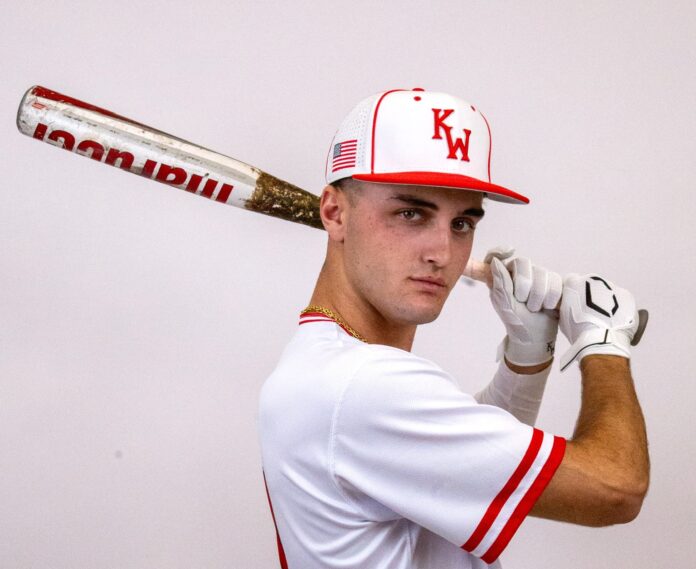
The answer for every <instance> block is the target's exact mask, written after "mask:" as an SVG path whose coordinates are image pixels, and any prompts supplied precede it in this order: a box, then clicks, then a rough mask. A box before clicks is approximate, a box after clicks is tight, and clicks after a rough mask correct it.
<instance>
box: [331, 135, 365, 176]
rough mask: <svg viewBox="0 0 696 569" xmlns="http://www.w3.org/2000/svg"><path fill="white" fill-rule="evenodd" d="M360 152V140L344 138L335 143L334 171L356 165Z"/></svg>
mask: <svg viewBox="0 0 696 569" xmlns="http://www.w3.org/2000/svg"><path fill="white" fill-rule="evenodd" d="M357 153H358V141H357V140H356V139H353V140H344V141H343V142H338V143H336V144H334V149H333V163H332V166H331V168H332V170H331V171H332V172H336V171H337V170H343V169H344V168H353V167H354V166H355V157H356V155H357Z"/></svg>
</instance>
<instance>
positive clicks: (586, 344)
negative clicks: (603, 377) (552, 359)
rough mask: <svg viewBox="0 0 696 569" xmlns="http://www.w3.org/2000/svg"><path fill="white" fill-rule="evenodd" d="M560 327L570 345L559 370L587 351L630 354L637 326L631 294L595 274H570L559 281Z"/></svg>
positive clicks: (634, 305)
mask: <svg viewBox="0 0 696 569" xmlns="http://www.w3.org/2000/svg"><path fill="white" fill-rule="evenodd" d="M560 325H561V331H562V332H563V334H564V335H565V337H566V338H568V341H569V342H570V344H571V345H570V348H569V349H568V351H566V353H565V354H563V357H562V358H561V371H562V370H564V369H566V368H567V367H568V366H569V365H570V364H571V363H572V362H573V361H574V360H576V359H577V360H578V361H580V360H581V359H582V358H584V357H585V356H589V355H591V354H608V355H614V356H623V357H625V358H629V357H630V356H631V349H630V348H631V340H632V339H633V336H634V334H635V333H636V330H637V329H638V312H637V311H636V302H635V299H634V298H633V295H632V294H631V293H630V292H628V291H627V290H625V289H623V288H619V287H617V286H615V285H614V284H612V283H611V282H610V281H607V280H605V279H603V278H601V277H599V276H597V275H577V274H570V275H568V276H566V277H565V279H564V281H563V300H562V301H561V308H560Z"/></svg>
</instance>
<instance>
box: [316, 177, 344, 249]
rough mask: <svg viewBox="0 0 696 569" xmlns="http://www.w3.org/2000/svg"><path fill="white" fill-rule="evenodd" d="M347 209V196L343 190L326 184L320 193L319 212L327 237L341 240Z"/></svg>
mask: <svg viewBox="0 0 696 569" xmlns="http://www.w3.org/2000/svg"><path fill="white" fill-rule="evenodd" d="M347 209H348V198H347V197H346V195H345V192H342V191H341V190H339V189H338V188H336V187H334V186H331V185H329V186H326V187H325V188H324V191H323V192H322V193H321V200H320V202H319V213H320V215H321V222H322V223H323V224H324V229H326V231H327V233H328V234H329V239H331V240H333V241H343V238H344V235H345V225H346V212H347Z"/></svg>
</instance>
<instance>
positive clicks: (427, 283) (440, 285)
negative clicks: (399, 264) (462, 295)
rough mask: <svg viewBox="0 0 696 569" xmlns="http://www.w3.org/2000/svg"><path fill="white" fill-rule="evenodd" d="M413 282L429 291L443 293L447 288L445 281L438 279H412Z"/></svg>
mask: <svg viewBox="0 0 696 569" xmlns="http://www.w3.org/2000/svg"><path fill="white" fill-rule="evenodd" d="M411 280H412V281H414V282H416V283H418V285H420V287H421V288H422V289H424V290H427V291H438V292H439V291H442V290H444V289H446V288H447V285H446V283H445V281H444V279H438V278H436V277H411Z"/></svg>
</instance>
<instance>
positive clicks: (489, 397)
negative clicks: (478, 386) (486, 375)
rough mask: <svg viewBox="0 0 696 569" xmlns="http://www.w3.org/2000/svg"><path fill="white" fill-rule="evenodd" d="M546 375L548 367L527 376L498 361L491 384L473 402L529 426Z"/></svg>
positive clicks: (536, 412) (531, 423)
mask: <svg viewBox="0 0 696 569" xmlns="http://www.w3.org/2000/svg"><path fill="white" fill-rule="evenodd" d="M550 373H551V366H549V367H547V368H546V369H544V370H542V371H540V372H539V373H535V374H530V375H525V374H519V373H515V372H514V371H512V370H511V369H510V368H509V367H508V366H507V365H506V364H505V360H504V359H501V360H500V364H499V365H498V370H497V371H496V372H495V375H494V376H493V379H492V380H491V382H490V383H489V384H488V385H487V386H486V387H485V388H484V389H482V390H481V391H479V392H478V393H477V394H476V395H474V398H475V399H476V401H478V402H479V403H484V404H486V405H496V406H497V407H500V408H501V409H505V410H506V411H507V412H508V413H511V414H512V415H514V416H515V417H516V418H517V419H518V420H519V421H521V422H522V423H526V424H527V425H532V426H533V425H534V423H536V419H537V416H538V415H539V407H540V406H541V399H542V397H543V396H544V389H545V388H546V380H547V379H548V377H549V374H550Z"/></svg>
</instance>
